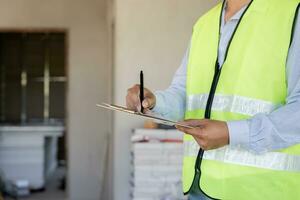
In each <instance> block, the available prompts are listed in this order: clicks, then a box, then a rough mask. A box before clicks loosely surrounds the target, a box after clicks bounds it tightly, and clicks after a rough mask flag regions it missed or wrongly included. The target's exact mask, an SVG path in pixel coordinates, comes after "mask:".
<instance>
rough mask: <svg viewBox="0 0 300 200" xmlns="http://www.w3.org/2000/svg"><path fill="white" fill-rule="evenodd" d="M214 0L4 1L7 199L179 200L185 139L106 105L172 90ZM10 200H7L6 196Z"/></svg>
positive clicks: (1, 91) (1, 182) (1, 180)
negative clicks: (141, 87)
mask: <svg viewBox="0 0 300 200" xmlns="http://www.w3.org/2000/svg"><path fill="white" fill-rule="evenodd" d="M216 3H218V1H217V0H152V1H147V0H51V1H41V0H26V1H25V0H0V188H1V190H0V191H2V194H3V196H4V199H5V200H6V199H8V200H10V199H28V200H42V199H43V200H54V199H57V200H65V199H70V200H99V199H101V200H102V199H103V200H130V199H136V200H137V199H140V200H148V199H149V200H150V199H151V200H155V199H157V200H167V199H169V200H172V199H174V200H175V199H184V197H183V196H182V191H181V188H180V174H181V157H182V155H181V150H182V142H181V137H182V135H181V134H180V133H178V132H177V131H176V130H172V129H171V130H168V129H169V128H170V127H165V126H158V125H157V124H155V123H153V122H149V121H147V122H145V121H144V120H141V119H139V118H135V117H130V116H127V115H124V114H119V113H111V112H108V111H105V110H100V109H98V108H97V107H96V106H95V105H96V103H100V102H113V103H116V104H120V105H125V96H126V91H127V88H129V87H131V86H132V85H133V84H135V83H138V81H139V71H140V70H143V71H144V77H145V86H146V87H147V88H150V89H152V90H162V89H165V88H166V87H168V85H169V84H170V82H171V80H172V76H173V74H174V73H175V71H176V69H177V68H178V67H179V65H180V62H181V59H182V57H183V55H184V53H185V51H186V49H187V48H188V44H189V40H190V37H191V33H192V27H193V24H194V23H195V22H196V20H197V18H198V17H199V16H201V15H203V14H204V13H205V12H206V11H207V10H208V9H210V8H211V7H213V6H214V5H216ZM0 199H1V197H0Z"/></svg>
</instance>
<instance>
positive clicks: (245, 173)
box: [183, 0, 300, 200]
mask: <svg viewBox="0 0 300 200" xmlns="http://www.w3.org/2000/svg"><path fill="white" fill-rule="evenodd" d="M299 2H300V1H299V0H253V1H252V2H251V3H250V4H249V5H248V7H247V9H246V11H245V13H244V14H243V16H242V18H241V20H240V22H239V23H238V26H237V28H236V30H235V32H234V36H233V38H232V40H231V41H230V44H229V47H228V50H227V54H226V58H225V62H224V64H223V65H222V67H221V68H219V66H218V62H217V58H218V46H219V38H220V20H221V17H220V16H221V13H222V8H223V6H224V3H223V4H219V5H217V6H216V7H215V8H213V9H212V10H210V11H209V12H208V13H207V14H205V15H204V16H203V17H201V18H200V19H199V20H198V22H197V23H196V24H195V26H194V29H193V36H192V41H191V49H190V54H189V62H188V69H187V83H186V95H187V96H186V115H185V119H203V118H205V117H206V118H211V119H215V120H222V121H229V120H244V119H248V118H251V117H252V116H254V115H257V114H259V113H270V112H271V111H273V110H275V109H277V108H278V107H280V106H282V105H284V104H285V99H286V97H287V84H286V60H287V56H288V51H289V47H290V43H291V39H292V32H293V31H292V29H293V26H294V25H293V24H294V22H295V18H296V17H295V16H296V12H297V10H298V9H299ZM222 5H223V6H222ZM282 120H284V119H282ZM299 123H300V122H299ZM262 131H264V130H262ZM241 134H243V133H241ZM299 134H300V130H299ZM198 151H199V145H198V144H197V143H196V141H195V140H194V139H193V138H192V137H191V136H190V135H185V136H184V166H183V190H184V192H185V193H188V192H189V190H190V188H191V185H192V183H193V180H194V178H195V177H196V174H198V175H200V182H199V186H200V188H201V190H202V191H203V192H204V193H205V194H207V195H208V196H210V197H213V198H216V199H228V200H243V199H249V200H259V199H262V200H269V199H270V200H276V199H278V200H286V199H288V200H296V199H300V146H299V145H295V146H292V147H290V148H287V149H283V150H280V151H274V152H268V153H264V154H261V155H257V154H255V153H252V152H250V151H247V150H245V149H243V148H242V147H229V146H226V147H223V148H220V149H217V150H209V151H205V152H204V154H203V160H202V162H197V164H195V163H196V161H197V160H198V161H199V160H200V159H199V158H200V157H198V159H197V154H198ZM200 161H201V160H200ZM200 164H201V167H199V166H197V165H200ZM198 167H199V169H201V170H199V169H198Z"/></svg>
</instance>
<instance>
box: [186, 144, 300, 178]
mask: <svg viewBox="0 0 300 200" xmlns="http://www.w3.org/2000/svg"><path fill="white" fill-rule="evenodd" d="M198 151H199V145H198V144H197V142H196V141H194V140H190V141H185V142H184V156H188V157H197V154H198ZM203 158H204V159H206V160H216V161H221V162H224V163H230V164H238V165H244V166H250V167H259V168H264V169H272V170H279V171H289V172H300V156H297V155H289V154H285V153H280V152H270V153H265V154H263V155H256V154H252V153H250V152H249V151H245V150H242V149H240V148H231V147H223V148H220V149H217V150H210V151H205V153H204V156H203Z"/></svg>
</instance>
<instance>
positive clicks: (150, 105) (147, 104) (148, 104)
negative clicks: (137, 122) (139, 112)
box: [142, 97, 154, 109]
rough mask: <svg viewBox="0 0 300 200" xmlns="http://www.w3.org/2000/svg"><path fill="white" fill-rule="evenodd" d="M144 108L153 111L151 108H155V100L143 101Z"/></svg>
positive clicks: (147, 99)
mask: <svg viewBox="0 0 300 200" xmlns="http://www.w3.org/2000/svg"><path fill="white" fill-rule="evenodd" d="M142 105H143V107H144V108H149V109H151V108H153V106H154V98H148V97H147V98H146V99H144V101H143V104H142Z"/></svg>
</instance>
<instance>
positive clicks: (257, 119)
mask: <svg viewBox="0 0 300 200" xmlns="http://www.w3.org/2000/svg"><path fill="white" fill-rule="evenodd" d="M294 30H295V31H294V38H293V41H292V44H291V47H290V49H289V54H288V59H287V69H286V74H287V83H288V96H287V99H286V104H285V105H284V106H282V107H280V108H278V109H276V110H275V111H273V112H271V113H270V114H258V115H256V116H254V117H253V118H250V119H248V120H241V121H229V122H227V125H228V129H229V137H230V146H240V147H242V148H246V149H248V150H250V151H253V152H255V153H264V152H268V151H273V150H279V149H283V148H286V147H288V146H292V145H295V144H298V143H300V123H299V122H300V13H299V14H298V16H297V21H296V25H295V29H294Z"/></svg>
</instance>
